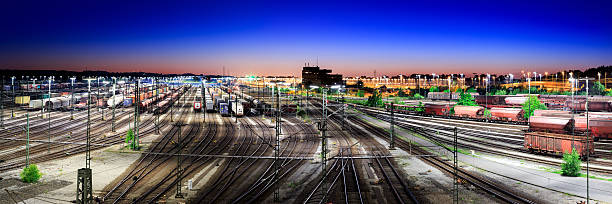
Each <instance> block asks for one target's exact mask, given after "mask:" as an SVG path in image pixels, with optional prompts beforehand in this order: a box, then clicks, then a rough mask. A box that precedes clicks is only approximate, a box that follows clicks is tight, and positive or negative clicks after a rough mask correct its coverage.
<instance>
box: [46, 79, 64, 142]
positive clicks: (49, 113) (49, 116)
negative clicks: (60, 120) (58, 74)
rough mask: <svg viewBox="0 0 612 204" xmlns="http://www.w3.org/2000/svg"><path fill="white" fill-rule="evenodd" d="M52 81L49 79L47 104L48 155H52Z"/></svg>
mask: <svg viewBox="0 0 612 204" xmlns="http://www.w3.org/2000/svg"><path fill="white" fill-rule="evenodd" d="M51 80H53V79H52V78H51V77H49V98H48V99H47V102H49V107H47V117H48V119H47V120H48V121H49V123H48V124H49V125H48V129H47V135H48V136H49V143H48V144H47V153H51V106H53V103H52V102H51ZM60 103H61V102H60Z"/></svg>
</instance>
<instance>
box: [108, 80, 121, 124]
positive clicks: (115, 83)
mask: <svg viewBox="0 0 612 204" xmlns="http://www.w3.org/2000/svg"><path fill="white" fill-rule="evenodd" d="M112 80H113V122H112V123H111V131H112V132H115V106H117V104H118V103H117V96H116V95H115V92H117V90H115V86H116V85H117V78H115V77H112ZM121 102H123V101H121Z"/></svg>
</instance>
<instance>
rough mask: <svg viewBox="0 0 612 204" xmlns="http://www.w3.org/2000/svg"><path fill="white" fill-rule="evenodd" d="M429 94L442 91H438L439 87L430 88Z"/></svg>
mask: <svg viewBox="0 0 612 204" xmlns="http://www.w3.org/2000/svg"><path fill="white" fill-rule="evenodd" d="M429 92H440V89H438V87H437V86H432V87H429Z"/></svg>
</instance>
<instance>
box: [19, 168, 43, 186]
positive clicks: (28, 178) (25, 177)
mask: <svg viewBox="0 0 612 204" xmlns="http://www.w3.org/2000/svg"><path fill="white" fill-rule="evenodd" d="M19 176H20V177H21V180H22V181H23V182H26V183H35V182H37V181H38V179H40V177H41V176H42V173H40V171H39V170H38V167H37V166H36V164H30V165H29V166H27V167H25V168H23V171H22V172H21V174H19Z"/></svg>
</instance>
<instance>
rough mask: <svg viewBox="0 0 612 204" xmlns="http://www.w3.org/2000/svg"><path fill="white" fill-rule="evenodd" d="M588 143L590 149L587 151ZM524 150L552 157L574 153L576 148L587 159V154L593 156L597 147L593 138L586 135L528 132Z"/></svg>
mask: <svg viewBox="0 0 612 204" xmlns="http://www.w3.org/2000/svg"><path fill="white" fill-rule="evenodd" d="M587 143H588V149H587ZM523 145H524V148H525V149H527V150H529V151H531V152H540V153H545V154H552V155H563V154H564V153H570V152H572V149H573V148H575V149H576V152H577V153H578V154H579V155H580V156H581V157H582V158H585V157H586V155H587V152H589V154H593V153H594V152H595V147H594V143H593V138H588V140H587V137H586V136H585V135H566V134H557V133H549V132H527V133H525V139H524V142H523Z"/></svg>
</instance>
